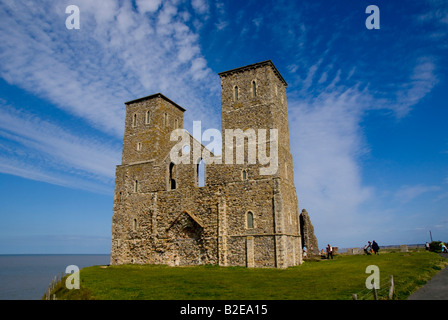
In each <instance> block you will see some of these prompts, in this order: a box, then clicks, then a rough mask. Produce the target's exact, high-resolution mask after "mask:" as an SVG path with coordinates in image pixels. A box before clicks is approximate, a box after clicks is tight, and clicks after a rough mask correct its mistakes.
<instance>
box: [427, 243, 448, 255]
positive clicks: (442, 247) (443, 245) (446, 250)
mask: <svg viewBox="0 0 448 320" xmlns="http://www.w3.org/2000/svg"><path fill="white" fill-rule="evenodd" d="M425 248H426V250H428V251H429V250H430V248H431V247H430V245H429V243H428V242H426V244H425ZM440 250H441V251H442V253H448V249H447V247H446V244H445V243H443V242H440Z"/></svg>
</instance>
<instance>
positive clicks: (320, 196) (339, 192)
mask: <svg viewBox="0 0 448 320" xmlns="http://www.w3.org/2000/svg"><path fill="white" fill-rule="evenodd" d="M363 99H364V98H363V94H362V93H361V92H358V91H356V90H354V89H347V90H345V91H341V92H336V91H333V92H331V93H322V94H320V95H319V96H318V97H317V98H316V99H311V100H309V101H306V100H305V101H303V100H302V101H300V100H293V101H290V102H289V103H288V105H289V121H290V128H291V129H290V135H291V150H292V153H293V156H294V177H295V186H296V189H297V194H298V197H299V206H300V207H301V208H306V209H307V211H308V212H309V213H310V215H311V218H312V221H313V223H314V224H315V226H316V233H317V234H318V237H319V238H320V239H321V240H323V241H324V242H325V243H327V241H330V239H329V237H334V236H335V234H337V233H338V230H347V228H348V227H350V226H355V225H356V223H358V222H359V216H358V213H359V208H360V206H361V205H363V204H364V203H365V202H366V201H368V200H370V199H371V198H372V196H373V190H372V188H370V187H367V186H365V185H364V184H363V182H362V179H361V174H362V166H361V163H360V157H361V156H362V155H363V154H365V152H367V151H366V150H367V149H366V145H365V143H364V141H363V138H362V131H361V129H360V125H359V123H360V121H361V119H362V114H363V107H364V106H363V104H364V102H363ZM340 236H341V235H340Z"/></svg>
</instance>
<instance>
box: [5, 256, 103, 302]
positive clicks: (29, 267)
mask: <svg viewBox="0 0 448 320" xmlns="http://www.w3.org/2000/svg"><path fill="white" fill-rule="evenodd" d="M109 262H110V255H109V254H17V255H0V300H40V299H42V297H43V295H44V294H45V291H46V290H47V288H48V285H49V284H50V283H51V281H52V279H53V278H54V277H55V276H57V275H59V278H60V277H61V275H65V270H66V268H67V267H68V266H71V265H75V266H77V267H78V268H79V269H80V270H81V269H82V268H84V267H90V266H95V265H108V264H109ZM81 277H82V273H81Z"/></svg>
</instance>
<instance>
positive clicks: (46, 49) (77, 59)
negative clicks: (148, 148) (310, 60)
mask: <svg viewBox="0 0 448 320" xmlns="http://www.w3.org/2000/svg"><path fill="white" fill-rule="evenodd" d="M71 4H75V5H78V6H79V8H80V14H81V21H82V22H81V29H80V30H67V29H66V28H65V23H64V22H65V18H66V17H67V15H66V14H65V7H66V3H63V2H61V3H58V4H55V3H54V2H52V1H42V2H39V3H33V2H20V3H18V2H12V1H6V2H3V3H2V4H1V7H2V11H4V12H5V14H4V15H3V16H2V19H1V22H0V32H1V33H2V43H1V44H0V58H1V60H2V65H1V67H0V75H1V76H2V77H3V78H4V79H5V80H7V81H8V82H9V83H11V84H13V85H17V86H19V87H21V88H24V89H25V90H27V91H29V92H32V93H35V94H38V95H39V96H41V97H42V98H44V99H48V100H50V101H51V102H52V103H54V104H55V105H56V106H58V107H59V108H61V109H62V110H64V111H65V112H67V113H70V114H73V115H75V116H77V117H79V118H81V119H83V120H85V121H87V122H88V123H90V125H92V126H94V127H96V128H98V129H99V130H101V131H104V132H107V133H110V134H112V135H114V136H116V137H121V135H122V133H123V116H124V105H123V102H125V101H128V100H131V99H133V98H137V97H140V96H145V95H149V94H152V93H155V92H163V93H164V94H165V95H167V96H169V97H170V98H172V99H173V100H174V101H176V102H178V103H179V104H181V105H183V106H185V107H186V109H187V110H189V112H188V113H186V116H187V117H188V116H189V117H192V118H194V119H201V118H204V117H205V116H209V117H210V118H213V117H211V115H213V113H214V110H213V109H211V108H210V106H207V105H206V101H207V98H210V96H214V97H217V93H218V88H219V82H218V81H210V79H213V80H216V79H217V76H216V75H215V74H214V73H212V72H211V70H210V69H209V68H208V67H207V63H206V61H205V60H204V58H203V57H202V55H201V50H200V46H199V43H198V36H197V35H196V34H195V33H194V31H192V29H191V28H190V27H189V25H188V24H187V21H188V15H182V14H180V12H181V11H185V10H186V8H181V7H178V6H175V5H174V4H172V3H171V1H164V2H163V3H161V2H160V1H159V2H157V1H149V2H146V1H144V2H141V1H138V2H137V10H136V9H135V8H133V7H132V5H131V3H130V2H123V3H122V2H119V1H115V0H111V1H93V2H92V1H85V0H77V1H72V2H71ZM205 4H206V3H204V2H201V1H196V2H195V9H196V10H199V11H201V12H202V11H204V10H205V7H204V6H205ZM36 26H40V27H36ZM187 82H188V83H189V86H185V83H187Z"/></svg>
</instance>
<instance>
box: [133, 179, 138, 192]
mask: <svg viewBox="0 0 448 320" xmlns="http://www.w3.org/2000/svg"><path fill="white" fill-rule="evenodd" d="M137 191H138V180H135V181H134V192H137Z"/></svg>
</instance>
